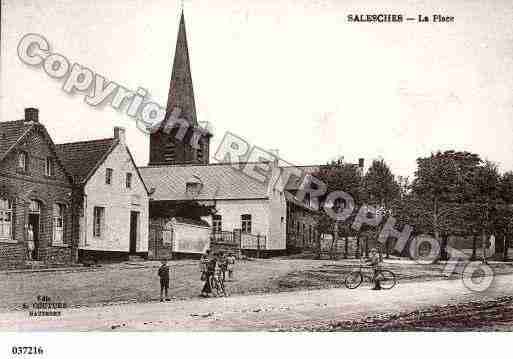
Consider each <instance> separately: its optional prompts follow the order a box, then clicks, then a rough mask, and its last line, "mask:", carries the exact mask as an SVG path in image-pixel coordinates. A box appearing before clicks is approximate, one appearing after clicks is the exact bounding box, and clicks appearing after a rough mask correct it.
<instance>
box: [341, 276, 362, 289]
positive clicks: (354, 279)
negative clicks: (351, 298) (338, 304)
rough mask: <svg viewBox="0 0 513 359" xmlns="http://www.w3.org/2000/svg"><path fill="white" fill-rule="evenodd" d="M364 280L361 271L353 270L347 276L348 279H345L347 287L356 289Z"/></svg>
mask: <svg viewBox="0 0 513 359" xmlns="http://www.w3.org/2000/svg"><path fill="white" fill-rule="evenodd" d="M362 282H363V275H362V273H360V272H351V273H349V274H348V275H347V276H346V279H345V280H344V284H345V285H346V287H347V289H356V288H358V287H359V286H360V284H362Z"/></svg>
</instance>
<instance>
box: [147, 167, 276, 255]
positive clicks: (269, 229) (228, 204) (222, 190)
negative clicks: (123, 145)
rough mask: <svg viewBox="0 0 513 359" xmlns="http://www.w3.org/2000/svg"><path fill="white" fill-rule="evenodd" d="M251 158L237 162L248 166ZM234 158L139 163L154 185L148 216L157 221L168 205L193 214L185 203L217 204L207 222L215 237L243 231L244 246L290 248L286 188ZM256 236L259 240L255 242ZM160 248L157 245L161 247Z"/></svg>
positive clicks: (179, 211) (265, 248) (270, 249)
mask: <svg viewBox="0 0 513 359" xmlns="http://www.w3.org/2000/svg"><path fill="white" fill-rule="evenodd" d="M246 164H247V163H240V164H237V165H239V166H241V168H242V167H243V166H245V165H246ZM237 165H235V164H232V163H220V164H191V165H167V166H148V167H141V168H139V170H140V172H141V176H142V178H143V180H144V182H145V183H146V184H147V186H148V187H149V188H151V189H152V190H153V191H152V194H151V197H150V217H151V218H152V220H158V219H159V218H160V217H161V215H159V213H162V211H163V210H164V209H167V210H168V211H170V210H173V209H174V211H175V212H173V214H169V215H168V216H170V217H171V216H173V215H187V214H189V215H190V214H191V213H190V210H189V211H187V210H181V208H182V207H183V206H185V205H188V206H191V205H192V204H193V203H197V204H198V208H202V207H203V208H213V214H212V215H207V216H205V215H202V214H201V213H200V214H199V216H200V217H201V219H202V220H204V221H206V222H208V224H209V225H210V226H211V228H212V232H213V236H214V237H215V236H222V235H224V236H229V237H232V236H233V233H234V232H237V231H240V233H241V239H242V249H247V250H256V249H257V247H258V249H260V250H261V251H273V252H277V251H284V250H285V249H286V239H285V234H286V218H285V216H286V204H285V193H284V191H279V190H277V189H275V188H274V186H273V184H272V183H271V181H269V182H268V183H260V182H258V181H257V180H255V179H253V178H251V177H249V176H247V175H246V174H244V173H243V172H242V171H241V170H240V169H238V168H236V167H235V166H237ZM257 241H260V242H259V243H257ZM157 250H158V249H157Z"/></svg>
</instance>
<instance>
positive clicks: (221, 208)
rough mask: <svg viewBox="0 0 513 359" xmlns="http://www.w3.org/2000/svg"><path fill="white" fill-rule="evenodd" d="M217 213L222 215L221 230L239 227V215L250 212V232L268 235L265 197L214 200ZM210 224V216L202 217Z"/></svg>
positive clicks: (267, 203)
mask: <svg viewBox="0 0 513 359" xmlns="http://www.w3.org/2000/svg"><path fill="white" fill-rule="evenodd" d="M216 210H217V214H219V215H221V216H222V230H223V231H233V230H235V229H241V226H242V224H241V215H243V214H251V222H252V223H251V232H252V233H253V234H262V235H265V236H269V213H268V212H269V201H268V200H267V199H239V200H218V201H216ZM203 219H204V220H206V221H207V222H208V223H209V224H210V225H211V226H212V218H211V217H204V218H203Z"/></svg>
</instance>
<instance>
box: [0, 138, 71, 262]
mask: <svg viewBox="0 0 513 359" xmlns="http://www.w3.org/2000/svg"><path fill="white" fill-rule="evenodd" d="M19 149H20V150H23V151H25V152H27V153H28V171H27V172H22V171H21V170H19V169H18V168H17V158H18V152H17V151H14V152H11V153H10V154H9V155H7V157H6V158H5V159H4V160H3V161H2V162H0V197H4V198H9V199H11V200H12V201H13V202H14V204H13V236H12V240H10V241H0V268H10V267H20V266H22V265H24V263H25V260H26V259H27V252H28V251H27V243H26V240H27V228H28V218H29V204H30V201H31V200H38V201H39V202H40V203H41V214H40V229H39V230H40V234H39V254H38V257H37V258H36V259H37V260H40V261H43V262H46V263H71V262H73V261H74V259H75V255H74V253H75V252H76V249H77V248H76V247H77V244H78V233H77V232H76V230H77V228H78V226H77V225H76V223H74V222H73V221H74V219H73V216H72V211H73V208H74V207H73V206H74V204H73V203H72V196H71V193H72V186H71V183H70V181H69V179H68V177H67V176H66V175H65V173H64V171H63V169H62V168H61V167H60V165H59V164H58V163H57V162H56V163H55V175H54V176H52V177H48V176H46V170H45V165H46V158H47V157H52V158H55V155H54V153H53V151H52V150H51V147H50V144H49V143H48V142H47V140H46V137H45V136H44V135H43V134H42V132H40V131H39V130H36V131H35V132H33V133H32V134H31V135H29V137H28V138H27V141H26V142H25V143H24V144H22V145H21V146H20V148H19ZM55 203H61V204H64V205H66V208H67V210H66V215H65V219H64V222H65V223H64V233H63V244H57V243H53V206H54V204H55Z"/></svg>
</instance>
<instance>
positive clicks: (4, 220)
mask: <svg viewBox="0 0 513 359" xmlns="http://www.w3.org/2000/svg"><path fill="white" fill-rule="evenodd" d="M12 239H13V238H12V201H10V200H8V199H4V198H0V240H12Z"/></svg>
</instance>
